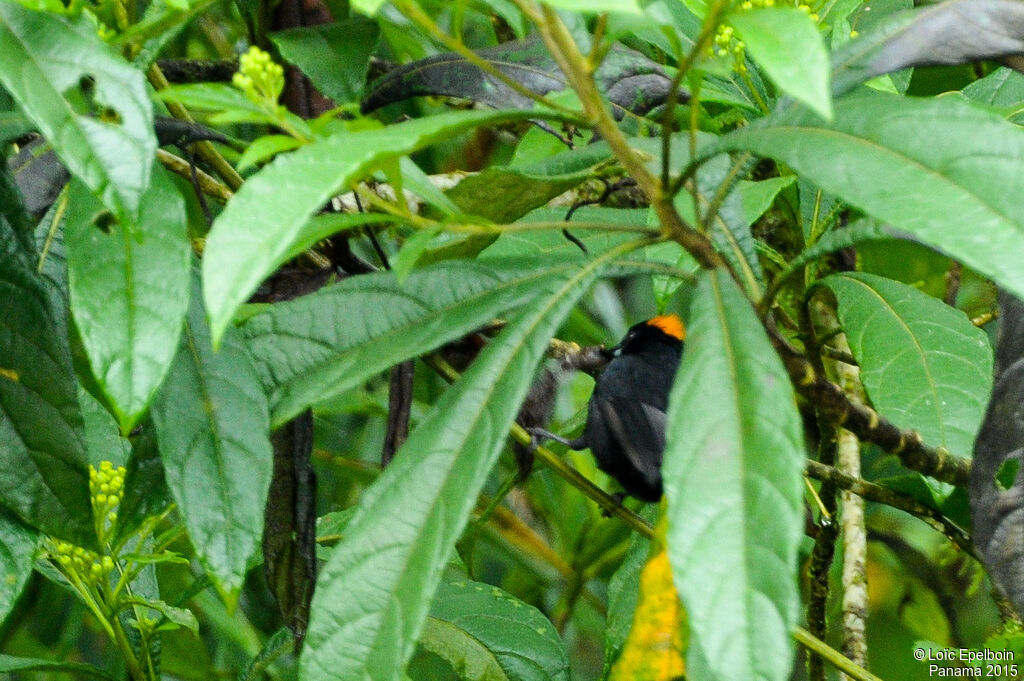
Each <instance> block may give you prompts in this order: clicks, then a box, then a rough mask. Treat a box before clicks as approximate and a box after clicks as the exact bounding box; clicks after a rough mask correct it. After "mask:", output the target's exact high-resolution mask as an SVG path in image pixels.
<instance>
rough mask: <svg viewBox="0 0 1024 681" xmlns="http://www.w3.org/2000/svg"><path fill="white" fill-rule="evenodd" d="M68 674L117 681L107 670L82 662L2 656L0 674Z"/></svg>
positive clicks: (0, 657)
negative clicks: (35, 672) (43, 672)
mask: <svg viewBox="0 0 1024 681" xmlns="http://www.w3.org/2000/svg"><path fill="white" fill-rule="evenodd" d="M34 671H49V672H68V673H73V674H85V675H86V676H91V677H93V678H97V679H103V681H117V679H116V677H114V676H113V675H112V674H110V673H109V672H107V671H106V670H103V669H100V668H99V667H94V666H92V665H91V664H84V663H82V662H57V661H55V660H38V659H35V658H31V657H14V656H13V655H0V672H34Z"/></svg>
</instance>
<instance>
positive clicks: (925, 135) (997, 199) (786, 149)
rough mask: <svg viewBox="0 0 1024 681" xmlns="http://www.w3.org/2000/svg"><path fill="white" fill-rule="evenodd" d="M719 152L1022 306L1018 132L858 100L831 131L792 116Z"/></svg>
mask: <svg viewBox="0 0 1024 681" xmlns="http://www.w3.org/2000/svg"><path fill="white" fill-rule="evenodd" d="M720 143H721V146H720V149H728V150H733V151H735V150H741V149H742V150H748V151H753V152H755V153H757V154H760V155H762V156H767V157H771V158H774V159H778V160H781V161H784V162H785V163H787V164H788V165H790V166H791V167H792V168H793V169H794V170H796V171H797V172H798V173H800V174H801V175H803V176H805V177H806V178H807V179H809V180H811V181H812V182H814V183H816V184H818V185H819V186H821V187H822V188H823V189H825V190H826V191H828V192H831V193H833V194H836V195H838V196H840V197H842V198H843V199H844V200H845V201H847V202H849V203H850V204H852V205H854V206H856V207H858V208H860V209H861V210H863V211H865V212H866V213H868V214H870V215H872V216H873V217H876V218H878V219H879V220H881V221H883V222H888V223H889V224H891V225H892V226H893V227H895V228H896V229H900V230H905V231H907V232H910V233H911V234H913V235H914V236H916V237H918V238H920V239H921V240H923V241H925V242H926V243H928V244H930V245H932V246H934V247H936V248H939V249H941V250H943V251H944V252H946V253H947V254H948V255H950V256H952V257H954V258H957V259H958V260H962V261H963V262H964V263H965V264H967V265H969V266H971V267H972V268H974V269H976V270H978V271H979V272H982V273H984V274H986V275H989V276H991V277H992V278H994V279H996V280H997V281H998V282H999V283H1000V284H1002V285H1004V286H1006V287H1007V288H1009V289H1011V290H1013V291H1015V292H1016V293H1017V294H1018V295H1022V296H1024V269H1022V268H1021V267H1020V259H1019V258H1018V257H1017V255H1018V254H1019V253H1021V252H1024V204H1022V203H1021V202H1019V201H1017V200H1016V198H1015V197H1016V191H1017V178H1018V177H1020V176H1021V175H1022V174H1024V132H1022V131H1021V130H1020V129H1019V128H1017V127H1016V126H1013V125H1011V124H1009V123H1007V122H1006V121H1004V120H1002V119H1000V118H998V117H996V116H994V115H991V114H988V113H985V112H983V111H979V110H977V109H976V108H974V107H973V106H971V105H969V104H967V103H965V102H963V101H957V100H955V99H953V98H939V99H931V100H923V99H912V98H906V97H899V96H895V95H887V94H882V93H878V92H873V91H870V90H864V91H862V92H858V93H856V94H853V95H849V96H847V97H844V98H843V99H842V100H840V101H838V102H837V103H836V119H835V121H834V122H833V123H832V124H831V125H821V124H820V122H818V121H817V120H815V119H811V118H810V117H808V116H807V115H800V114H798V113H793V112H790V113H788V114H785V115H782V116H778V117H773V118H772V119H770V120H766V121H765V123H764V124H752V125H750V126H747V127H746V128H742V129H740V130H737V131H735V132H732V133H729V134H728V135H725V136H723V137H722V138H721V140H720ZM965 226H967V227H966V228H965ZM982 235H983V237H984V238H981V236H982Z"/></svg>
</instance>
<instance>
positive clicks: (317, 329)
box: [242, 259, 578, 424]
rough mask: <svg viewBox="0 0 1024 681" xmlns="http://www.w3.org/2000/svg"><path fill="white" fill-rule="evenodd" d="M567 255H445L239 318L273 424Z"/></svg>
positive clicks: (383, 365)
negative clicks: (489, 260)
mask: <svg viewBox="0 0 1024 681" xmlns="http://www.w3.org/2000/svg"><path fill="white" fill-rule="evenodd" d="M576 267H578V265H577V264H576V263H575V261H572V260H568V261H566V260H561V261H556V260H550V259H549V260H547V261H546V262H545V261H543V260H536V259H535V260H533V261H532V262H531V261H525V260H518V261H511V262H506V263H503V264H500V265H499V264H491V265H488V264H485V263H480V262H465V261H451V262H443V263H438V264H436V265H432V266H430V267H426V268H423V269H420V270H416V271H413V272H411V273H410V274H409V275H408V276H407V277H406V278H405V279H404V280H403V281H401V282H399V280H398V278H397V277H396V276H395V275H394V274H392V273H388V272H383V273H380V274H369V275H363V276H359V277H349V278H347V279H345V280H343V281H341V282H340V283H338V284H335V285H333V286H328V287H325V288H323V289H321V290H320V291H318V292H316V293H313V294H311V295H308V296H303V297H302V298H299V299H297V300H293V301H289V302H286V303H278V304H276V305H274V306H273V307H271V308H270V309H269V310H267V311H266V312H262V313H260V314H257V315H255V316H253V317H250V318H249V319H247V320H246V321H245V324H244V325H243V326H242V332H243V334H244V335H245V336H246V338H247V339H248V344H249V348H250V352H251V353H252V356H253V358H254V359H255V362H256V366H257V369H258V370H259V373H260V376H261V378H262V380H263V385H264V387H265V389H266V391H267V393H268V394H269V395H270V403H271V406H272V409H273V420H274V423H275V424H281V423H284V422H285V421H287V420H288V419H289V418H291V417H293V416H295V415H296V414H298V413H299V412H300V411H302V410H303V409H305V408H306V407H308V406H310V405H312V404H315V403H316V402H319V401H321V400H324V399H327V398H329V397H332V396H334V395H339V394H341V393H343V392H345V391H347V390H351V389H352V388H354V387H356V386H358V385H360V384H362V383H363V382H364V381H365V380H366V379H367V378H369V377H371V376H373V375H374V374H377V373H379V372H381V371H384V370H385V369H387V368H388V367H391V366H394V365H395V364H397V363H399V362H402V361H404V360H406V359H409V358H410V357H416V356H418V355H421V354H423V353H426V352H430V351H431V350H433V349H434V348H437V347H439V346H441V345H443V344H444V343H447V342H449V341H451V340H454V339H456V338H459V337H461V336H463V335H465V334H466V333H468V332H470V331H472V330H474V329H477V328H479V327H480V326H482V325H484V324H486V323H487V322H488V321H490V320H492V319H494V318H495V317H496V316H500V315H502V314H504V313H505V312H506V311H508V310H509V309H510V308H511V307H513V306H515V305H517V304H521V303H523V302H524V301H526V300H527V299H529V298H530V297H531V296H533V295H534V292H535V290H536V288H535V287H536V286H538V285H539V284H540V283H542V282H543V281H544V280H545V279H546V278H548V277H550V276H551V275H552V274H557V273H562V274H564V273H566V272H570V271H572V270H574V269H575V268H576Z"/></svg>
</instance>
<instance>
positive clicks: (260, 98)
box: [231, 45, 284, 105]
mask: <svg viewBox="0 0 1024 681" xmlns="http://www.w3.org/2000/svg"><path fill="white" fill-rule="evenodd" d="M231 84H232V85H234V86H235V87H236V88H238V89H239V90H241V91H242V92H244V93H245V96H246V97H248V98H249V99H250V100H252V101H253V102H255V103H257V104H264V103H270V104H271V105H273V104H276V103H277V98H278V97H280V96H281V91H282V90H284V68H282V67H281V65H280V64H275V63H274V60H272V59H271V58H270V55H269V54H267V53H266V52H264V51H263V50H261V49H260V48H258V47H256V46H255V45H253V46H252V47H250V48H249V50H248V51H247V52H245V53H243V54H242V56H241V57H239V58H238V71H237V72H235V75H234V76H232V78H231Z"/></svg>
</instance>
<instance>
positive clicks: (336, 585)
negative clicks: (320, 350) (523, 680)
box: [300, 249, 623, 681]
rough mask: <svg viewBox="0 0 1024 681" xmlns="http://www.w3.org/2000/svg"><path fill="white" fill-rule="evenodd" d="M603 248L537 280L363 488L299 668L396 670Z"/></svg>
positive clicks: (389, 675)
mask: <svg viewBox="0 0 1024 681" xmlns="http://www.w3.org/2000/svg"><path fill="white" fill-rule="evenodd" d="M622 251H623V249H619V250H616V251H612V252H611V254H610V255H611V256H614V255H616V254H618V253H621V252H622ZM608 257H610V256H606V257H603V258H600V259H595V260H593V261H591V262H590V263H588V264H587V265H585V266H584V267H582V268H578V269H574V270H573V271H571V272H569V273H566V272H558V273H556V274H554V275H552V276H550V277H548V278H547V279H546V280H544V281H542V282H540V283H538V285H537V286H536V287H535V290H536V291H537V295H536V298H535V301H534V302H533V304H531V305H528V306H526V307H525V308H524V311H523V312H522V313H521V314H520V315H519V316H518V317H517V318H515V319H514V320H512V321H511V322H510V323H509V325H508V326H507V327H506V328H505V329H504V330H503V331H502V332H501V333H500V334H499V335H498V336H497V337H496V338H495V339H494V340H492V341H491V342H490V343H488V345H487V347H486V348H485V349H484V350H483V352H481V353H480V355H479V356H478V357H477V358H476V360H475V361H474V362H473V363H472V365H470V367H469V369H468V370H467V371H466V373H465V374H463V376H462V378H461V379H460V380H459V381H458V382H457V383H456V384H455V385H454V386H453V387H452V388H450V389H449V390H448V391H447V392H445V394H444V395H443V396H442V397H441V399H440V400H438V402H437V403H436V404H435V406H434V408H433V409H432V410H431V411H430V413H429V414H428V415H427V416H426V417H425V418H424V420H423V421H421V422H420V424H419V426H418V427H417V428H416V429H415V430H414V431H413V432H412V433H411V434H410V436H409V439H408V440H407V441H406V442H405V444H404V445H403V446H402V448H401V449H399V451H398V453H397V454H396V456H395V458H394V460H393V461H392V462H391V464H390V465H389V466H388V467H387V468H386V469H385V470H384V472H383V473H382V474H381V476H380V477H379V478H377V480H376V481H375V482H374V483H373V484H372V485H371V486H370V487H369V488H367V489H366V490H365V491H364V492H363V496H362V497H361V498H360V501H359V506H358V510H357V511H356V512H355V514H354V515H353V517H352V519H351V521H350V522H349V524H348V526H347V527H346V530H345V536H344V538H343V539H342V541H341V542H340V543H339V544H338V545H337V546H336V547H335V548H334V550H333V551H332V552H331V557H330V559H329V560H328V562H327V564H326V565H325V566H324V568H323V569H322V571H321V573H320V578H319V580H318V584H317V591H316V594H315V595H314V596H313V609H312V615H311V618H310V625H309V631H308V633H307V635H306V649H305V652H304V653H303V655H302V659H301V660H300V678H302V679H306V680H312V679H317V680H318V681H320V680H328V679H353V678H361V679H367V680H371V679H372V680H373V681H385V680H386V681H393V680H395V679H398V678H400V676H401V672H402V669H403V668H404V666H405V663H406V661H407V660H408V659H409V656H410V655H411V654H412V652H413V648H414V645H415V640H416V638H417V636H418V635H419V632H420V631H421V629H422V627H423V622H424V620H425V619H426V616H427V609H428V606H429V604H430V600H431V596H432V594H433V592H434V589H435V588H436V587H437V584H438V582H439V581H440V577H441V570H442V568H443V567H444V565H445V564H446V562H447V560H448V557H449V556H450V555H451V553H452V549H453V546H454V544H455V540H456V539H457V538H458V536H459V534H460V533H461V532H462V529H463V528H464V527H465V525H466V522H467V520H468V518H469V514H470V512H471V511H472V509H473V507H474V505H475V503H476V500H477V495H478V494H479V492H480V490H481V488H482V487H483V484H484V482H485V480H486V479H487V476H488V474H489V473H490V470H491V468H492V466H493V465H494V463H495V461H496V460H497V458H498V454H499V453H500V452H501V449H502V447H503V445H504V443H505V440H506V438H507V434H508V430H507V429H508V427H509V425H510V424H511V423H512V420H513V419H514V418H515V416H516V412H517V411H518V410H519V405H520V404H521V402H522V400H523V398H524V397H525V396H526V393H527V392H528V390H529V387H530V383H531V382H532V380H533V377H534V375H535V372H536V368H537V364H538V362H539V361H540V359H541V357H542V356H543V354H544V349H545V347H546V346H547V343H548V341H549V340H550V338H551V336H552V334H553V333H554V332H555V330H556V329H557V328H558V326H559V324H560V323H561V322H562V320H563V319H564V318H565V316H566V315H567V314H568V312H569V310H570V309H571V308H572V306H573V305H574V304H575V303H576V301H577V300H578V299H579V298H580V296H582V295H583V293H584V292H585V291H586V290H587V289H588V288H589V286H590V284H591V283H593V281H594V279H595V278H596V276H597V274H598V271H599V269H600V267H601V266H602V265H603V264H604V262H605V261H606V260H607V259H608Z"/></svg>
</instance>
